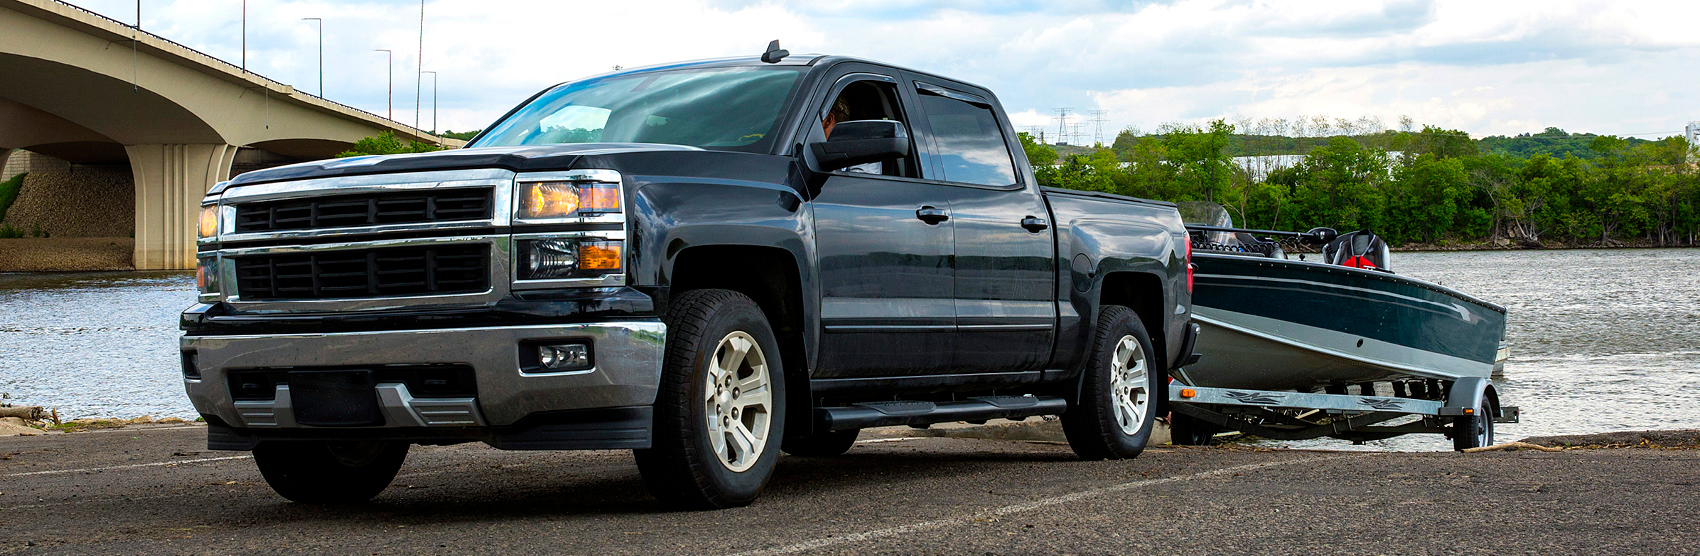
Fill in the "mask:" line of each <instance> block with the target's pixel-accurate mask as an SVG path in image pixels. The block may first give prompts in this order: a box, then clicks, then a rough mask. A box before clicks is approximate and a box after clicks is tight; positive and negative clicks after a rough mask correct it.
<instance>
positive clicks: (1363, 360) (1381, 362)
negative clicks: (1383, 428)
mask: <svg viewBox="0 0 1700 556" xmlns="http://www.w3.org/2000/svg"><path fill="white" fill-rule="evenodd" d="M1184 205H1192V206H1183V211H1182V212H1183V215H1184V216H1186V217H1187V220H1188V222H1189V224H1188V228H1189V231H1190V232H1191V234H1192V240H1193V242H1192V247H1193V255H1192V261H1193V264H1194V265H1196V268H1195V270H1194V289H1193V320H1194V322H1197V323H1199V325H1200V326H1201V328H1202V331H1201V333H1200V334H1199V337H1198V350H1197V351H1198V352H1199V353H1202V354H1204V356H1203V358H1202V359H1201V360H1199V361H1198V362H1196V363H1194V364H1192V365H1188V366H1187V367H1186V368H1185V369H1184V370H1182V371H1180V372H1179V373H1178V375H1179V378H1180V379H1181V381H1182V382H1185V383H1187V384H1189V385H1195V386H1206V387H1216V388H1243V389H1256V390H1297V391H1300V392H1318V391H1329V392H1339V393H1345V387H1346V386H1347V385H1354V384H1356V385H1371V384H1373V383H1376V382H1389V381H1391V382H1392V384H1393V388H1395V389H1397V390H1400V391H1401V392H1398V393H1396V394H1397V395H1401V396H1402V395H1405V394H1404V392H1402V391H1403V390H1405V389H1406V385H1407V384H1409V383H1411V382H1413V381H1412V380H1408V379H1417V380H1415V381H1414V382H1416V383H1417V384H1414V385H1411V386H1412V388H1423V387H1424V385H1425V383H1426V384H1427V385H1428V386H1429V387H1440V385H1442V384H1449V383H1451V382H1452V381H1455V380H1457V379H1460V378H1466V377H1481V378H1487V377H1490V376H1492V375H1493V374H1494V373H1495V371H1496V369H1498V368H1500V366H1501V365H1503V362H1504V359H1505V356H1506V354H1507V350H1506V349H1505V348H1504V339H1505V308H1504V307H1501V306H1499V305H1495V304H1493V303H1489V302H1487V301H1483V300H1480V299H1477V298H1475V297H1471V296H1469V295H1466V294H1463V293H1460V292H1457V291H1454V290H1452V289H1449V288H1446V287H1443V286H1440V285H1437V284H1434V283H1430V282H1427V281H1423V280H1418V279H1415V278H1411V277H1408V276H1400V275H1398V274H1395V273H1393V272H1392V268H1391V261H1390V260H1389V259H1390V256H1389V253H1388V251H1387V248H1386V245H1385V243H1383V242H1382V241H1381V240H1380V239H1378V238H1376V237H1375V236H1374V235H1373V234H1370V233H1369V232H1364V231H1360V232H1352V233H1348V234H1337V233H1335V232H1334V230H1331V229H1328V228H1317V229H1313V230H1311V231H1309V232H1303V233H1295V232H1279V231H1271V230H1247V229H1239V228H1234V227H1233V225H1232V221H1231V220H1230V219H1228V215H1227V212H1226V211H1225V210H1222V208H1221V207H1220V206H1216V205H1214V204H1205V203H1185V204H1184ZM1199 205H1208V206H1199ZM1212 207H1213V209H1212ZM1293 241H1296V242H1298V243H1300V244H1311V245H1317V246H1320V247H1322V249H1321V250H1322V252H1321V253H1312V254H1308V255H1306V254H1301V255H1298V257H1297V258H1296V259H1295V258H1294V256H1293V255H1292V254H1289V253H1287V251H1288V250H1287V249H1283V245H1282V244H1283V243H1288V244H1289V245H1291V243H1289V242H1293ZM1424 379H1434V380H1432V381H1430V380H1424ZM1373 391H1374V390H1373V389H1371V390H1368V392H1373Z"/></svg>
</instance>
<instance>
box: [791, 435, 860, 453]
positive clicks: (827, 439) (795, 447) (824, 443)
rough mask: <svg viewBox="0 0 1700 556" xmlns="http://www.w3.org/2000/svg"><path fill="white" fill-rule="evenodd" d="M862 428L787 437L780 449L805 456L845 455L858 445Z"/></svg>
mask: <svg viewBox="0 0 1700 556" xmlns="http://www.w3.org/2000/svg"><path fill="white" fill-rule="evenodd" d="M861 432H862V431H860V430H848V431H827V432H818V433H815V435H814V436H811V437H808V438H787V439H785V442H784V443H782V444H780V446H779V449H780V450H784V451H785V453H787V454H791V455H793V456H800V457H805V458H830V457H832V456H841V455H844V452H848V451H850V448H851V447H853V446H855V445H856V436H857V435H858V434H861Z"/></svg>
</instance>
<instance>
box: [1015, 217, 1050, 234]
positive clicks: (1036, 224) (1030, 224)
mask: <svg viewBox="0 0 1700 556" xmlns="http://www.w3.org/2000/svg"><path fill="white" fill-rule="evenodd" d="M1021 227H1023V228H1027V231H1029V232H1033V233H1035V234H1036V233H1039V232H1043V231H1045V228H1049V227H1051V223H1050V222H1046V221H1045V219H1043V218H1039V217H1037V216H1029V217H1027V218H1023V219H1021Z"/></svg>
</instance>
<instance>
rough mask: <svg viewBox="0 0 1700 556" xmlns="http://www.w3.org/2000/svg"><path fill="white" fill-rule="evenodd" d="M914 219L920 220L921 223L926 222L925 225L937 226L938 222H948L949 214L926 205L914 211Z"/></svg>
mask: <svg viewBox="0 0 1700 556" xmlns="http://www.w3.org/2000/svg"><path fill="white" fill-rule="evenodd" d="M915 217H916V218H919V219H921V221H922V222H926V223H927V224H938V223H940V222H944V221H946V220H950V213H949V212H946V211H945V210H944V209H941V208H936V207H933V206H932V205H926V206H922V207H921V208H918V209H915Z"/></svg>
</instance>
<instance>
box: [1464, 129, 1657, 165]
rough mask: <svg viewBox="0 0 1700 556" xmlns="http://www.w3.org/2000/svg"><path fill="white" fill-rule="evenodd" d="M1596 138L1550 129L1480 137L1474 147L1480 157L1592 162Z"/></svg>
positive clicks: (1595, 155)
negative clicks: (1572, 158)
mask: <svg viewBox="0 0 1700 556" xmlns="http://www.w3.org/2000/svg"><path fill="white" fill-rule="evenodd" d="M1595 137H1599V135H1596V134H1593V133H1566V132H1565V131H1564V130H1562V129H1559V128H1556V127H1549V128H1547V129H1546V131H1542V132H1540V133H1534V134H1529V133H1524V134H1521V135H1517V136H1513V137H1506V136H1504V135H1493V136H1488V137H1483V138H1481V139H1480V140H1477V141H1476V143H1477V144H1479V145H1481V149H1482V152H1483V153H1500V154H1507V155H1511V156H1515V157H1517V158H1528V157H1530V156H1534V155H1537V154H1544V155H1547V156H1550V157H1553V158H1564V155H1566V154H1570V155H1575V156H1576V158H1582V159H1594V158H1598V157H1599V156H1600V155H1599V153H1596V152H1594V151H1593V150H1592V149H1589V148H1588V143H1589V142H1591V141H1593V140H1594V138H1595ZM1625 140H1627V141H1628V142H1629V146H1631V147H1634V146H1637V145H1640V144H1642V143H1648V142H1650V141H1647V140H1646V139H1636V138H1634V137H1628V138H1625Z"/></svg>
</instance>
